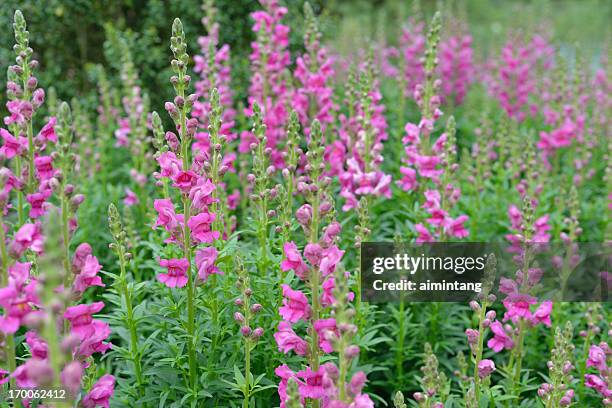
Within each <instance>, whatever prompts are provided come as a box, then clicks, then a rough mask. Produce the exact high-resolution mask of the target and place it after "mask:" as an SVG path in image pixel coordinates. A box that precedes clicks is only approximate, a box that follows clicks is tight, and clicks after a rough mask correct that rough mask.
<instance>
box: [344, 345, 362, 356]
mask: <svg viewBox="0 0 612 408" xmlns="http://www.w3.org/2000/svg"><path fill="white" fill-rule="evenodd" d="M358 355H359V347H358V346H355V345H351V346H348V347H347V348H346V349H345V350H344V356H345V357H346V358H348V359H352V358H355V357H357V356H358Z"/></svg>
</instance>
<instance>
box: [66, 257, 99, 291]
mask: <svg viewBox="0 0 612 408" xmlns="http://www.w3.org/2000/svg"><path fill="white" fill-rule="evenodd" d="M100 270H102V265H100V264H99V263H98V258H96V257H95V256H93V255H88V256H87V258H86V259H85V263H84V265H83V268H82V269H81V271H80V273H79V274H77V275H76V277H75V280H74V289H75V290H76V291H77V292H81V293H82V292H85V290H86V289H87V288H88V287H90V286H101V287H104V286H106V285H104V283H102V278H100V276H98V272H100Z"/></svg>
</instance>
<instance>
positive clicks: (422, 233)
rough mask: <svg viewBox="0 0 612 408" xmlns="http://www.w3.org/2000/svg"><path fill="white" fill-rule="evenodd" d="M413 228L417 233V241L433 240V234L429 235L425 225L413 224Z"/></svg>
mask: <svg viewBox="0 0 612 408" xmlns="http://www.w3.org/2000/svg"><path fill="white" fill-rule="evenodd" d="M414 229H415V230H416V232H417V234H418V236H417V239H416V242H417V243H421V242H433V241H435V240H434V237H433V235H431V232H429V230H428V229H427V227H425V226H424V225H423V224H420V223H419V224H415V225H414Z"/></svg>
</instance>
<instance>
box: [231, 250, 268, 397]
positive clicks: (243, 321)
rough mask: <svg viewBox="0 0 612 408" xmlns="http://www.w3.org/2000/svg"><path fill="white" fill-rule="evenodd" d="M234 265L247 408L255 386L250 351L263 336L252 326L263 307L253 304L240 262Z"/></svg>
mask: <svg viewBox="0 0 612 408" xmlns="http://www.w3.org/2000/svg"><path fill="white" fill-rule="evenodd" d="M236 264H237V265H236V266H237V268H236V269H237V274H238V280H237V282H236V288H238V290H240V296H239V297H238V298H237V299H236V300H235V301H234V305H235V306H236V307H237V308H238V310H239V311H237V312H235V313H234V320H235V321H236V322H237V323H238V324H239V325H240V334H241V335H242V340H243V347H244V361H245V373H244V378H245V381H246V384H245V386H244V387H243V388H242V393H243V396H244V404H243V405H244V406H245V407H248V406H249V405H250V403H249V400H250V398H251V387H252V386H253V385H255V384H251V379H252V377H253V375H252V373H251V351H252V350H253V349H254V348H255V346H256V345H257V343H258V341H259V339H260V338H261V336H263V335H264V329H263V328H261V327H257V328H255V329H253V328H252V326H253V325H254V320H255V318H256V316H257V315H258V314H259V313H260V312H261V311H262V310H263V306H262V305H261V304H259V303H254V302H255V299H254V296H253V289H251V287H250V279H249V274H248V272H247V271H246V269H245V267H244V264H243V263H242V260H241V259H240V258H237V260H236Z"/></svg>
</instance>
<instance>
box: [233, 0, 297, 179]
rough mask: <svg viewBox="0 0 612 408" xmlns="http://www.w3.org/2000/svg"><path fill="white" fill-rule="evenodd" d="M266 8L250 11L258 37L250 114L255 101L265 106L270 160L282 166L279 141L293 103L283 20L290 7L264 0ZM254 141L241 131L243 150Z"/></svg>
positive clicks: (241, 149)
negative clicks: (288, 78) (288, 75)
mask: <svg viewBox="0 0 612 408" xmlns="http://www.w3.org/2000/svg"><path fill="white" fill-rule="evenodd" d="M261 4H262V6H263V8H264V10H258V11H255V12H254V13H252V14H251V18H252V19H253V20H254V21H255V23H254V24H253V31H254V32H255V34H256V36H257V41H254V42H252V43H251V48H252V52H251V55H250V56H249V59H250V61H251V68H252V75H251V84H250V86H249V97H248V108H247V109H246V110H245V112H246V113H247V115H251V113H252V111H253V104H254V103H257V104H259V106H261V107H262V112H263V115H264V123H265V125H266V138H267V147H269V148H271V149H272V151H271V162H272V164H273V165H274V166H275V167H277V168H281V167H282V166H283V163H284V160H283V157H282V151H281V149H280V142H281V141H282V139H284V137H285V125H286V123H287V121H288V119H289V111H288V109H287V108H288V107H289V106H291V98H292V94H293V92H292V90H291V88H290V87H291V83H290V82H289V81H288V80H287V75H286V73H287V69H288V67H289V65H290V64H291V57H290V55H289V51H288V49H287V47H288V45H289V31H290V29H289V27H288V26H286V25H284V24H282V23H281V21H282V18H283V17H284V16H285V15H286V14H287V8H286V7H281V6H280V5H279V2H278V0H263V1H262V2H261ZM252 142H253V134H252V133H251V132H243V134H242V135H241V144H240V148H239V150H240V152H241V153H245V152H246V151H248V150H249V145H250V144H251V143H252Z"/></svg>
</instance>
